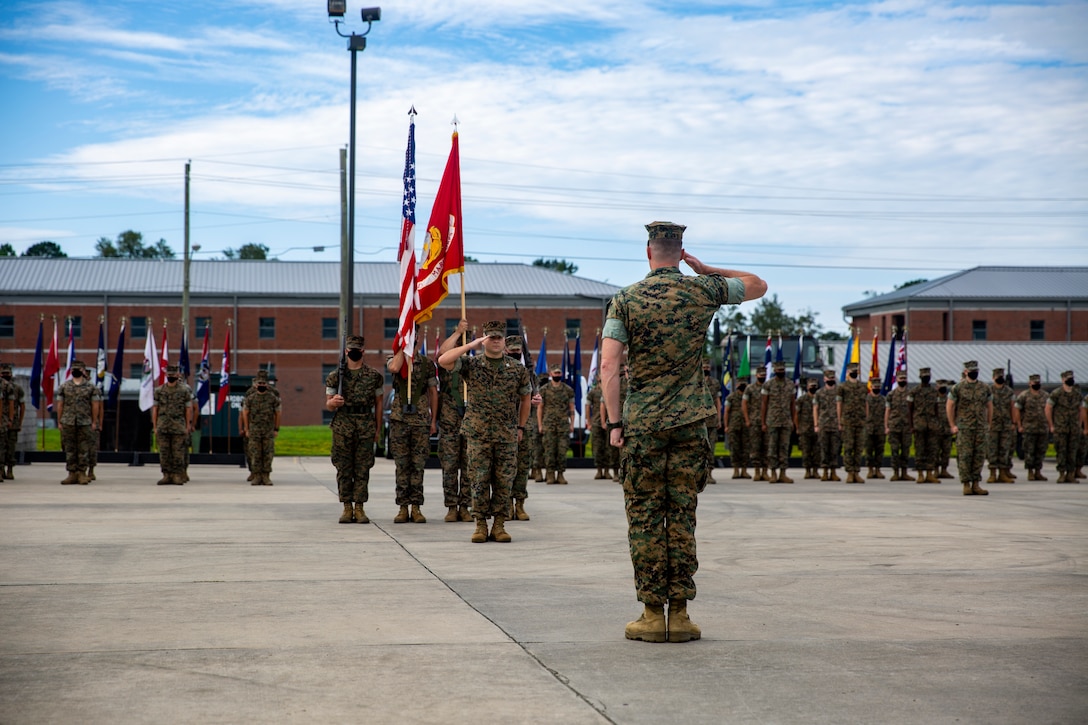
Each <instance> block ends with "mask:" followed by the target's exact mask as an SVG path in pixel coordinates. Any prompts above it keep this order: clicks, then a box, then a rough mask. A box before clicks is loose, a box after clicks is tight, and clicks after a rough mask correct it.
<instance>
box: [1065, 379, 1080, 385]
mask: <svg viewBox="0 0 1088 725" xmlns="http://www.w3.org/2000/svg"><path fill="white" fill-rule="evenodd" d="M1065 384H1066V385H1068V386H1069V387H1073V386H1074V385H1076V384H1077V381H1076V380H1074V379H1073V378H1066V380H1065Z"/></svg>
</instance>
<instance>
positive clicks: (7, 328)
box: [0, 315, 15, 337]
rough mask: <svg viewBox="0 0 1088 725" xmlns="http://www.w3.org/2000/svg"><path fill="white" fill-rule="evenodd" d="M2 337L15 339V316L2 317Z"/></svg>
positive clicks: (0, 331)
mask: <svg viewBox="0 0 1088 725" xmlns="http://www.w3.org/2000/svg"><path fill="white" fill-rule="evenodd" d="M0 337H15V315H0Z"/></svg>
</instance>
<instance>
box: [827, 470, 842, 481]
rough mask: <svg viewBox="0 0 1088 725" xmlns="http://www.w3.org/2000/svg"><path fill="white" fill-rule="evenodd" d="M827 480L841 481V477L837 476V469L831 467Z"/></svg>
mask: <svg viewBox="0 0 1088 725" xmlns="http://www.w3.org/2000/svg"><path fill="white" fill-rule="evenodd" d="M827 480H828V481H841V480H842V479H841V478H839V473H838V469H836V468H832V469H831V475H830V476H828V477H827Z"/></svg>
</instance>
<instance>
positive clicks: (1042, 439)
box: [1016, 375, 1050, 481]
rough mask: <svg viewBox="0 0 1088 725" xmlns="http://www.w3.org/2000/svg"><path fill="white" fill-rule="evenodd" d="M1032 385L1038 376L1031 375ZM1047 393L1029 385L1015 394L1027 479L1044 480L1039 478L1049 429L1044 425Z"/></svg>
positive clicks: (1036, 382) (1036, 381)
mask: <svg viewBox="0 0 1088 725" xmlns="http://www.w3.org/2000/svg"><path fill="white" fill-rule="evenodd" d="M1030 384H1031V385H1032V386H1034V385H1038V384H1039V376H1038V375H1032V376H1031V378H1030ZM1047 397H1048V396H1047V394H1046V393H1044V392H1043V391H1042V390H1036V389H1035V388H1034V387H1029V388H1028V389H1027V390H1025V391H1023V392H1022V393H1020V395H1018V396H1016V410H1017V415H1018V417H1019V419H1020V426H1019V427H1020V431H1021V432H1022V433H1023V434H1024V468H1026V469H1027V470H1028V480H1029V481H1036V480H1044V481H1045V480H1046V479H1044V478H1040V476H1041V474H1040V473H1039V472H1040V471H1041V470H1042V468H1043V458H1045V457H1046V446H1047V443H1048V441H1049V440H1050V429H1049V428H1047V425H1046V401H1047Z"/></svg>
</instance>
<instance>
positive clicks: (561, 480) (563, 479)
mask: <svg viewBox="0 0 1088 725" xmlns="http://www.w3.org/2000/svg"><path fill="white" fill-rule="evenodd" d="M555 482H556V483H561V484H563V485H564V486H566V485H567V477H566V476H564V475H563V472H562V471H559V472H558V473H557V474H555Z"/></svg>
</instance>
